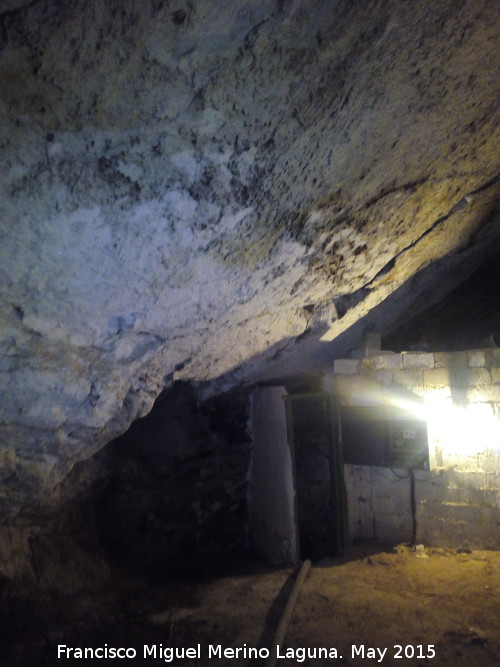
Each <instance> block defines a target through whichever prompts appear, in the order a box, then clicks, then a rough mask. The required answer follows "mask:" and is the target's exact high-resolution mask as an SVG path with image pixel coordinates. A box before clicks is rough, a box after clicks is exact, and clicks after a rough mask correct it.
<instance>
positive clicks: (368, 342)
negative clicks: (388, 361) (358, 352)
mask: <svg viewBox="0 0 500 667" xmlns="http://www.w3.org/2000/svg"><path fill="white" fill-rule="evenodd" d="M381 344H382V336H381V335H380V333H378V332H377V331H371V332H369V333H367V334H365V337H364V340H363V355H364V356H365V357H370V356H371V355H373V354H377V353H378V352H380V346H381Z"/></svg>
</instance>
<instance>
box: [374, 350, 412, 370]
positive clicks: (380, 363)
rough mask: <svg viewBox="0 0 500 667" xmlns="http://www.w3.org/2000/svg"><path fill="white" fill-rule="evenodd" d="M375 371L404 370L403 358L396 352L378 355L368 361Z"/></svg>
mask: <svg viewBox="0 0 500 667" xmlns="http://www.w3.org/2000/svg"><path fill="white" fill-rule="evenodd" d="M366 363H367V364H368V365H369V366H370V368H372V369H373V370H376V371H379V370H395V369H402V368H403V358H402V355H401V354H398V353H396V352H383V353H379V354H376V355H374V356H372V357H370V358H369V359H367V360H366Z"/></svg>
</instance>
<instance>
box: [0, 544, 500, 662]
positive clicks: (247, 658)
mask: <svg viewBox="0 0 500 667" xmlns="http://www.w3.org/2000/svg"><path fill="white" fill-rule="evenodd" d="M196 572H197V580H196V581H193V579H192V578H191V579H187V578H185V577H181V576H178V577H176V578H175V579H174V580H170V581H169V580H165V579H164V580H163V581H159V580H158V578H157V577H155V578H154V579H153V578H150V579H149V580H145V579H142V580H137V579H135V578H122V577H119V578H117V579H116V581H114V582H113V585H109V586H107V587H105V588H103V589H101V590H99V591H97V592H94V593H93V594H92V595H91V594H89V593H86V594H83V593H82V594H80V595H78V596H77V597H75V596H67V597H65V598H61V597H57V596H48V595H43V596H42V595H40V596H37V597H36V598H25V599H18V600H10V602H9V603H8V604H7V605H6V606H5V607H4V609H3V613H2V616H1V619H0V620H1V621H2V626H1V628H2V643H1V645H0V664H1V665H2V667H10V666H11V665H12V666H14V665H23V666H24V665H30V666H31V665H33V666H34V665H40V666H42V665H102V664H106V665H108V664H109V665H119V664H127V665H131V666H134V667H135V666H139V665H141V666H146V665H160V664H173V665H185V666H186V667H188V666H190V667H199V666H205V665H207V666H213V667H217V666H219V665H221V666H222V665H242V666H247V665H248V666H252V667H257V666H258V665H264V664H265V659H263V658H265V654H266V651H265V649H266V648H269V647H271V645H272V640H273V637H274V633H275V630H276V627H277V624H278V622H279V619H280V617H281V614H282V611H283V608H284V605H285V603H286V600H287V598H288V596H289V593H290V591H291V588H292V586H293V581H294V577H295V574H296V571H293V570H292V569H279V570H277V569H272V568H270V567H269V566H267V565H266V564H264V563H262V562H261V561H259V560H257V559H256V558H254V557H251V556H244V557H241V556H239V557H238V558H236V557H224V558H219V559H216V561H215V562H211V561H209V560H207V561H206V562H204V563H203V564H200V565H199V567H198V568H197V571H196ZM59 644H64V645H66V646H71V647H81V648H85V647H87V648H89V647H98V646H101V647H104V646H105V644H107V646H108V649H109V648H110V647H131V648H134V649H135V650H136V651H137V656H136V657H135V658H130V659H123V660H121V659H108V660H105V659H97V658H94V659H93V660H92V659H85V658H83V659H74V658H73V659H69V658H66V657H64V658H59V659H58V657H57V646H58V645H59ZM144 645H146V646H148V647H153V646H156V658H155V657H154V655H150V656H149V657H146V658H145V657H144V649H143V647H144ZM398 645H399V646H401V647H402V648H401V650H399V649H398V648H397V646H398ZM219 646H220V647H221V651H224V650H225V649H226V650H227V652H226V657H220V658H219V657H217V655H218V654H217V651H218V650H219V649H218V647H219ZM353 646H354V647H356V648H355V649H353ZM173 647H176V648H178V649H187V648H190V647H191V648H192V649H193V651H194V653H195V654H196V657H192V658H191V657H184V658H173V659H172V660H171V661H169V658H170V655H169V654H168V652H166V653H165V652H163V651H164V650H165V649H170V648H173ZM210 647H213V652H214V651H215V655H214V654H213V652H212V656H211V657H209V655H210ZM320 647H322V648H327V649H329V650H330V654H329V655H330V657H328V658H324V657H318V655H319V654H318V653H317V656H316V657H312V655H313V654H311V657H307V650H308V649H309V651H314V649H316V650H317V649H319V648H320ZM361 647H364V649H362V648H361ZM251 648H253V649H255V648H257V649H259V648H260V649H264V650H262V651H261V657H260V658H259V657H257V658H256V657H255V656H253V655H251V654H250V651H249V649H251ZM231 649H233V650H235V649H240V652H239V655H237V656H236V654H235V653H231V651H230V650H231ZM244 649H246V651H245V650H244ZM151 650H152V649H151ZM363 650H364V655H363V652H362V651H363ZM287 651H288V652H289V657H288V658H280V659H278V661H277V665H279V666H283V667H285V666H287V667H288V666H291V665H307V666H310V667H319V666H323V665H370V664H382V665H385V666H387V665H415V666H417V665H420V666H421V665H432V666H436V667H437V666H438V665H448V666H450V667H461V666H462V665H463V666H464V667H465V666H466V665H467V666H468V667H471V666H475V665H481V666H482V667H488V666H490V665H491V666H493V665H495V666H498V665H500V552H488V551H475V552H472V553H456V552H454V551H449V550H445V549H428V550H426V551H425V552H424V553H416V552H413V551H411V550H410V549H408V548H406V547H403V546H401V547H397V548H396V549H393V550H390V551H387V552H386V551H381V550H377V549H375V548H367V547H366V546H365V547H360V548H358V549H353V550H352V551H351V552H350V553H349V555H348V556H346V557H345V558H343V559H337V560H328V561H321V562H320V563H316V564H314V565H313V567H312V568H311V570H310V572H309V574H308V576H307V578H306V581H305V583H304V585H303V588H302V590H301V592H300V595H299V598H298V601H297V605H296V607H295V611H294V614H293V617H292V620H291V622H290V625H289V627H288V631H287V634H286V639H285V642H284V644H283V645H282V646H281V650H280V654H281V655H286V653H287ZM292 651H293V653H292ZM334 651H336V654H335V653H334ZM353 651H354V653H353ZM304 653H305V655H304ZM198 654H199V655H200V657H198ZM398 654H399V655H401V658H397V657H396V656H397V655H398ZM405 654H406V655H405ZM222 655H223V654H222V653H221V656H222ZM411 656H413V657H411Z"/></svg>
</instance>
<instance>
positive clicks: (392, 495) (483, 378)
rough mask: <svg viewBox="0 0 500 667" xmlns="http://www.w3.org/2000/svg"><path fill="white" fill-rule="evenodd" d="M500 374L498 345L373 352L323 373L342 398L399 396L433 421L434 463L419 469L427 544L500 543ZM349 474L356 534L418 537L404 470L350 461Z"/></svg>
mask: <svg viewBox="0 0 500 667" xmlns="http://www.w3.org/2000/svg"><path fill="white" fill-rule="evenodd" d="M499 381H500V350H498V349H496V348H489V349H477V350H469V351H459V352H435V353H432V352H426V353H422V352H403V353H393V352H386V353H381V352H375V353H373V354H372V355H371V356H369V357H366V358H363V359H339V360H337V361H335V363H334V373H333V374H329V375H327V376H326V377H325V388H327V389H329V390H333V391H336V392H338V393H339V394H340V396H341V400H342V402H343V403H344V404H345V405H381V406H383V405H385V404H387V403H389V404H390V403H394V401H396V403H398V402H399V403H401V401H402V405H403V406H406V407H407V406H408V405H409V404H411V405H413V408H414V409H415V410H417V413H416V414H417V415H418V417H419V418H425V419H427V423H428V436H429V457H430V468H431V469H430V470H429V471H423V470H418V471H415V473H414V475H415V501H416V521H417V540H418V541H419V542H422V543H424V544H425V545H428V546H441V547H443V546H444V547H453V548H458V547H462V546H464V545H467V546H469V547H471V548H476V549H499V548H500V531H499V530H498V528H499V526H500V384H499ZM412 396H413V399H414V400H413V402H411V397H412ZM417 400H420V401H421V402H417ZM345 480H346V487H347V495H348V505H349V528H350V537H351V539H375V540H380V541H382V542H385V543H394V542H400V541H407V542H409V541H410V540H411V537H412V527H413V526H412V513H411V495H410V494H411V491H410V479H409V476H408V473H407V471H405V470H391V469H389V468H380V467H371V466H354V465H345Z"/></svg>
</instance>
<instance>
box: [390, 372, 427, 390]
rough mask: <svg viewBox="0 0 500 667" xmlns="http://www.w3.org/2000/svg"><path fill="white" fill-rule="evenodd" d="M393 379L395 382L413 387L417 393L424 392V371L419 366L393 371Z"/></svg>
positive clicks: (408, 387) (409, 387)
mask: <svg viewBox="0 0 500 667" xmlns="http://www.w3.org/2000/svg"><path fill="white" fill-rule="evenodd" d="M392 381H393V383H394V384H399V385H401V386H402V387H406V388H407V389H411V390H412V391H414V392H415V393H423V391H424V375H423V371H422V370H421V369H418V368H415V369H413V370H407V371H404V370H403V371H393V372H392Z"/></svg>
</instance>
